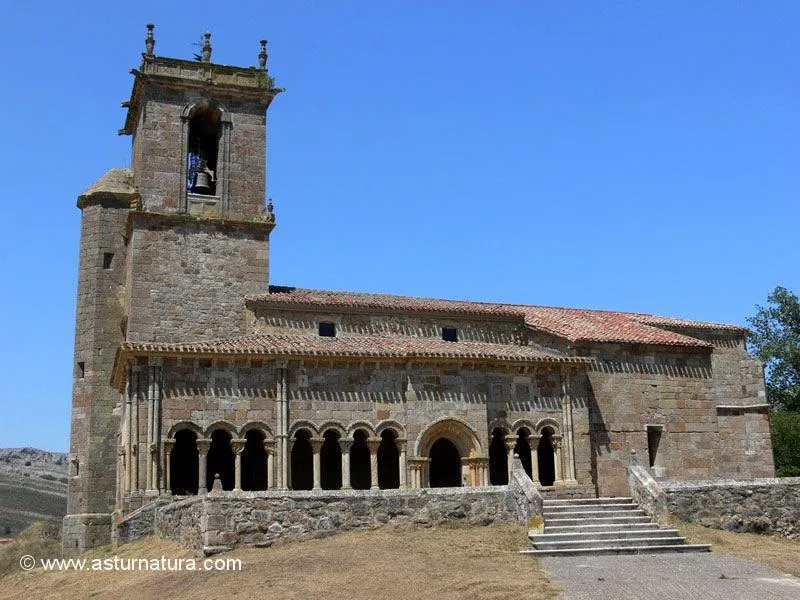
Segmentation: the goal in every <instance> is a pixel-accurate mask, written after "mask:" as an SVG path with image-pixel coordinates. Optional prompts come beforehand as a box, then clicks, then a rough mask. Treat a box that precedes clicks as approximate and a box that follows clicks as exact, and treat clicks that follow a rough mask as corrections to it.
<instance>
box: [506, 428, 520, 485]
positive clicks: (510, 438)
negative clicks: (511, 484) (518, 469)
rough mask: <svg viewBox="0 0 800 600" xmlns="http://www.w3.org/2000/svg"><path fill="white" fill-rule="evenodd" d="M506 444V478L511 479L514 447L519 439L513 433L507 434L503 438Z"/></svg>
mask: <svg viewBox="0 0 800 600" xmlns="http://www.w3.org/2000/svg"><path fill="white" fill-rule="evenodd" d="M503 441H504V442H505V445H506V453H507V454H508V459H507V461H508V480H509V481H511V471H512V469H513V468H514V448H516V447H517V442H518V441H519V439H518V438H517V436H515V435H507V436H505V438H503Z"/></svg>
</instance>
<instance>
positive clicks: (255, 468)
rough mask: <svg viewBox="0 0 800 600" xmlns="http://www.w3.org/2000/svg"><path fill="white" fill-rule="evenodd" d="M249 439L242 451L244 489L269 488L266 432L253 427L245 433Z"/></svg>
mask: <svg viewBox="0 0 800 600" xmlns="http://www.w3.org/2000/svg"><path fill="white" fill-rule="evenodd" d="M244 437H245V439H246V440H247V441H246V442H245V445H244V451H243V452H242V489H243V490H265V489H267V451H266V450H265V449H264V433H263V432H262V431H259V430H258V429H251V430H250V431H248V432H247V433H246V434H245V436H244Z"/></svg>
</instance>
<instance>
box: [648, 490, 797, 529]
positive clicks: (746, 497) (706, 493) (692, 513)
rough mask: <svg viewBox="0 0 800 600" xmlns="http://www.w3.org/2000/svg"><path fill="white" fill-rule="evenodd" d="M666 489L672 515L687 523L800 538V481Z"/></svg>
mask: <svg viewBox="0 0 800 600" xmlns="http://www.w3.org/2000/svg"><path fill="white" fill-rule="evenodd" d="M663 489H664V491H665V493H666V495H667V503H668V506H669V511H670V513H672V515H674V516H676V517H677V518H679V519H682V520H684V521H690V522H693V523H699V524H701V525H705V526H707V527H714V528H717V529H727V530H730V531H749V532H759V533H763V532H769V531H774V532H779V533H781V534H782V535H785V536H788V537H793V538H798V537H800V477H786V478H780V479H753V480H747V481H737V480H730V479H728V480H720V481H700V482H696V483H677V482H667V483H665V484H663Z"/></svg>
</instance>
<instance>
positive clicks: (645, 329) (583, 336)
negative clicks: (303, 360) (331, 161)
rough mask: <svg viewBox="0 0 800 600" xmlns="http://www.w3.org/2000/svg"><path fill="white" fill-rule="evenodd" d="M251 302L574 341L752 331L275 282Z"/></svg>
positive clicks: (688, 341) (678, 342)
mask: <svg viewBox="0 0 800 600" xmlns="http://www.w3.org/2000/svg"><path fill="white" fill-rule="evenodd" d="M247 300H248V302H251V303H255V304H262V305H263V304H267V305H278V306H295V307H297V308H303V307H309V308H319V307H329V308H340V309H370V310H388V311H398V312H400V311H419V312H443V313H449V314H454V315H459V314H460V315H464V316H477V317H480V316H484V317H488V318H518V319H521V320H524V323H525V324H526V325H528V326H529V327H531V328H533V329H535V330H539V331H543V332H546V333H549V334H551V335H554V336H556V337H560V338H563V339H566V340H568V341H569V342H572V343H579V342H601V343H629V344H652V345H664V346H694V347H711V344H710V343H709V342H707V341H705V340H701V339H697V338H695V337H691V335H687V334H686V333H679V332H677V331H673V330H674V329H681V330H691V329H704V330H709V331H720V332H723V333H727V334H734V335H742V334H744V333H745V332H746V331H747V329H746V328H744V327H741V326H739V325H727V324H723V323H709V322H704V321H692V320H686V319H677V318H673V317H660V316H657V315H650V314H645V313H630V312H621V311H610V310H593V309H581V308H563V307H554V306H536V305H529V304H501V303H492V302H471V301H464V300H443V299H439V298H418V297H413V296H397V295H391V294H369V293H361V292H340V291H331V290H313V289H302V288H291V287H282V286H270V291H269V293H266V294H257V295H251V296H248V297H247Z"/></svg>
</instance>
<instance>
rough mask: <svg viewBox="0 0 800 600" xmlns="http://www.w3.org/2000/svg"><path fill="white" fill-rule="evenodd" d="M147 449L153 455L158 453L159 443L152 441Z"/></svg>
mask: <svg viewBox="0 0 800 600" xmlns="http://www.w3.org/2000/svg"><path fill="white" fill-rule="evenodd" d="M147 449H148V451H149V452H150V454H151V455H153V454H156V453H157V452H158V444H157V443H156V442H151V443H150V445H149V446H148V447H147Z"/></svg>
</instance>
